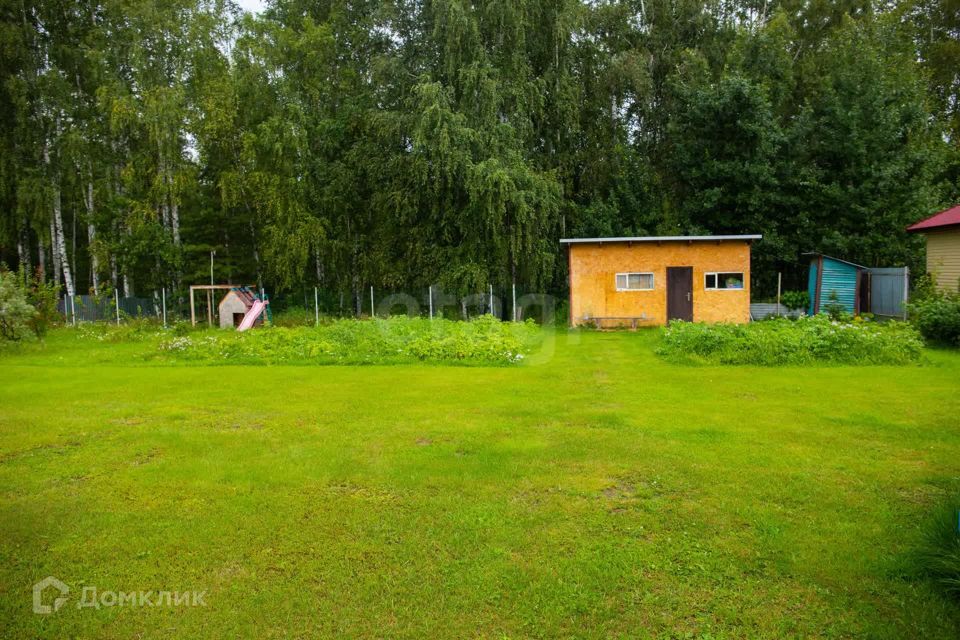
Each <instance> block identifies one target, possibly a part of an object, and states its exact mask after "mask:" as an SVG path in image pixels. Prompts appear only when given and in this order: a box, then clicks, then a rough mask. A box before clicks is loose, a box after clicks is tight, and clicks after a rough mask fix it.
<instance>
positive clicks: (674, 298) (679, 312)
mask: <svg viewBox="0 0 960 640" xmlns="http://www.w3.org/2000/svg"><path fill="white" fill-rule="evenodd" d="M670 320H686V321H688V322H692V321H693V267H667V321H668V322H669V321H670Z"/></svg>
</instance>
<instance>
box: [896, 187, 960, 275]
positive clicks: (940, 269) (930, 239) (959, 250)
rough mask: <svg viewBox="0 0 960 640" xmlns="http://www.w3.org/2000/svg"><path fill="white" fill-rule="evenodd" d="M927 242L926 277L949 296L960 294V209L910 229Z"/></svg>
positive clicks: (947, 212) (946, 212)
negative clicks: (929, 277) (950, 294)
mask: <svg viewBox="0 0 960 640" xmlns="http://www.w3.org/2000/svg"><path fill="white" fill-rule="evenodd" d="M907 231H910V232H912V233H922V234H923V235H924V237H925V238H926V239H927V273H929V274H930V275H931V276H933V278H934V280H935V281H936V283H937V288H938V289H940V290H941V291H946V292H948V293H957V291H960V205H957V206H955V207H952V208H950V209H947V210H946V211H941V212H940V213H938V214H936V215H935V216H931V217H929V218H927V219H926V220H921V221H920V222H918V223H916V224H914V225H912V226H910V227H908V228H907Z"/></svg>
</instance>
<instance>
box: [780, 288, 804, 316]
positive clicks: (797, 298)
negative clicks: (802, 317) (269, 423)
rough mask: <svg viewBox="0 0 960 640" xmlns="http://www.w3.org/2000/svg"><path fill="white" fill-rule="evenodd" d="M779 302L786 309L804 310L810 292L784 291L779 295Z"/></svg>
mask: <svg viewBox="0 0 960 640" xmlns="http://www.w3.org/2000/svg"><path fill="white" fill-rule="evenodd" d="M780 302H781V303H782V304H783V305H784V306H785V307H786V308H787V309H803V310H804V311H806V310H807V308H809V306H810V294H809V293H808V292H807V291H784V292H783V294H782V295H781V296H780Z"/></svg>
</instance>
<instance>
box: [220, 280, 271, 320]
mask: <svg viewBox="0 0 960 640" xmlns="http://www.w3.org/2000/svg"><path fill="white" fill-rule="evenodd" d="M217 308H218V310H219V314H220V328H221V329H239V328H240V327H241V326H242V325H243V321H244V318H246V317H247V315H248V314H250V313H251V312H255V315H254V316H253V317H252V319H251V322H250V326H259V325H261V324H263V304H262V303H261V302H260V300H259V299H258V298H257V296H255V295H254V294H253V293H252V292H251V291H250V290H249V289H247V288H246V287H238V288H236V289H231V290H230V291H228V292H227V295H225V296H224V297H223V300H221V301H220V305H219V307H217ZM247 328H249V327H247Z"/></svg>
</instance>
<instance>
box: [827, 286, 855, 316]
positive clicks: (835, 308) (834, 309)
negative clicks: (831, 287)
mask: <svg viewBox="0 0 960 640" xmlns="http://www.w3.org/2000/svg"><path fill="white" fill-rule="evenodd" d="M820 313H825V314H826V315H827V317H829V318H830V319H831V320H833V321H835V322H849V321H850V320H851V319H852V317H853V316H852V315H851V314H850V312H849V311H847V308H846V307H845V306H844V305H843V303H841V302H840V296H839V295H837V292H836V291H831V292H830V294H829V295H828V296H827V301H826V302H825V303H823V304H822V305H821V306H820Z"/></svg>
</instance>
